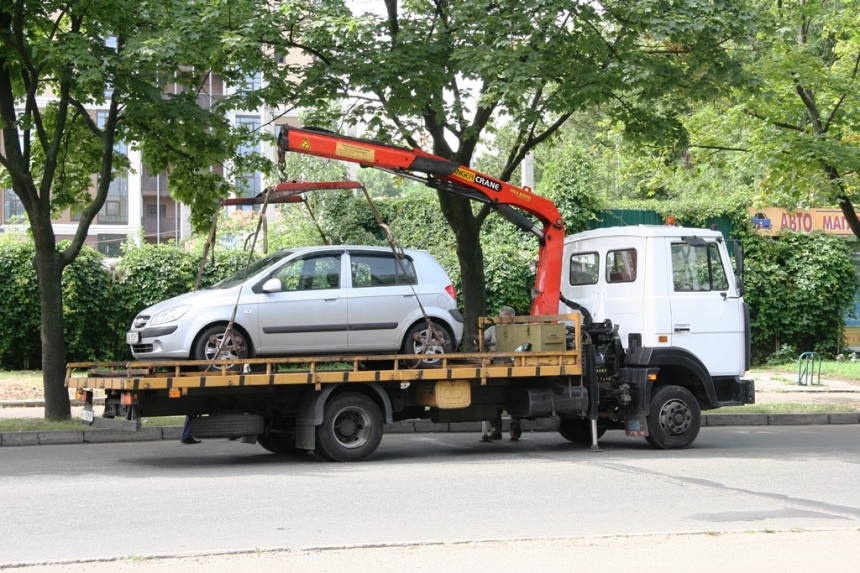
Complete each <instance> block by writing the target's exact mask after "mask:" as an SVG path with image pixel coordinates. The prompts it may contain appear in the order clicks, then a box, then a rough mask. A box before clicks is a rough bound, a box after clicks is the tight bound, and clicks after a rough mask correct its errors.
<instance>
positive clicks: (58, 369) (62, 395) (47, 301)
mask: <svg viewBox="0 0 860 573" xmlns="http://www.w3.org/2000/svg"><path fill="white" fill-rule="evenodd" d="M47 225H48V227H50V225H51V222H50V221H48V222H47ZM34 226H35V223H34ZM42 226H43V225H42ZM33 237H34V239H35V242H36V256H35V258H34V264H35V266H36V275H37V276H38V277H39V303H40V308H41V311H42V384H43V387H44V393H45V419H46V420H68V419H69V418H70V417H71V414H72V411H71V404H70V403H69V391H68V390H67V389H66V387H65V385H64V384H65V378H66V340H65V334H64V327H63V324H64V323H63V282H62V281H63V262H62V255H61V254H60V253H58V252H57V248H56V241H55V239H54V232H53V229H51V228H48V229H44V228H42V229H40V232H38V233H33Z"/></svg>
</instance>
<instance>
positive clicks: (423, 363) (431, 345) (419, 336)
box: [403, 322, 453, 368]
mask: <svg viewBox="0 0 860 573" xmlns="http://www.w3.org/2000/svg"><path fill="white" fill-rule="evenodd" d="M433 327H434V328H433V331H434V332H435V333H436V336H435V337H434V336H433V335H432V334H431V332H430V329H429V328H428V327H427V323H426V322H419V323H417V324H415V325H414V326H413V327H412V328H410V329H409V330H408V331H407V332H406V336H405V337H403V354H428V355H430V356H431V357H428V358H424V359H422V360H405V361H404V362H406V364H407V366H408V367H409V368H415V367H416V366H417V367H418V368H424V367H427V366H434V365H436V364H439V359H438V358H432V356H434V355H436V354H445V353H448V352H451V350H452V349H453V343H452V341H451V333H450V332H448V329H447V328H445V327H444V326H442V325H441V324H439V323H438V322H434V323H433Z"/></svg>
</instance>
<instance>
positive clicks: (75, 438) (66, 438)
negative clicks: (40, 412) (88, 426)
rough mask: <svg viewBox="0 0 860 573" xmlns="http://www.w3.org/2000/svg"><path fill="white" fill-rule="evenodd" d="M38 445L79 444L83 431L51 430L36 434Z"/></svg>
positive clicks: (82, 437)
mask: <svg viewBox="0 0 860 573" xmlns="http://www.w3.org/2000/svg"><path fill="white" fill-rule="evenodd" d="M38 434H39V445H42V446H46V445H53V444H80V443H83V441H84V431H83V430H82V429H81V430H52V431H45V432H38Z"/></svg>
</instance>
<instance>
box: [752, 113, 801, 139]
mask: <svg viewBox="0 0 860 573" xmlns="http://www.w3.org/2000/svg"><path fill="white" fill-rule="evenodd" d="M744 113H745V114H747V115H748V116H751V117H754V118H756V119H760V120H762V121H765V122H767V123H769V124H771V125H773V126H774V127H782V128H784V129H792V130H794V131H799V132H801V133H806V130H805V129H803V128H802V127H798V126H796V125H791V124H790V123H783V122H781V121H771V120H769V119H768V118H766V117H765V116H763V115H761V114H758V113H756V112H754V111H751V110H748V109H747V110H744Z"/></svg>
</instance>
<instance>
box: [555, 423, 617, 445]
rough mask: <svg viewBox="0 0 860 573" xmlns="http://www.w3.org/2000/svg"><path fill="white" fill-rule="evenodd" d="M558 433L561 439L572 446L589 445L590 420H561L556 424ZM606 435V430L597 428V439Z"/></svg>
mask: <svg viewBox="0 0 860 573" xmlns="http://www.w3.org/2000/svg"><path fill="white" fill-rule="evenodd" d="M558 433H559V434H561V437H562V438H564V439H565V440H567V441H569V442H573V443H574V444H590V443H591V420H577V419H571V418H561V419H560V420H559V422H558ZM605 433H606V428H601V427H600V426H598V427H597V437H598V439H599V438H600V436H602V435H603V434H605Z"/></svg>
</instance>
